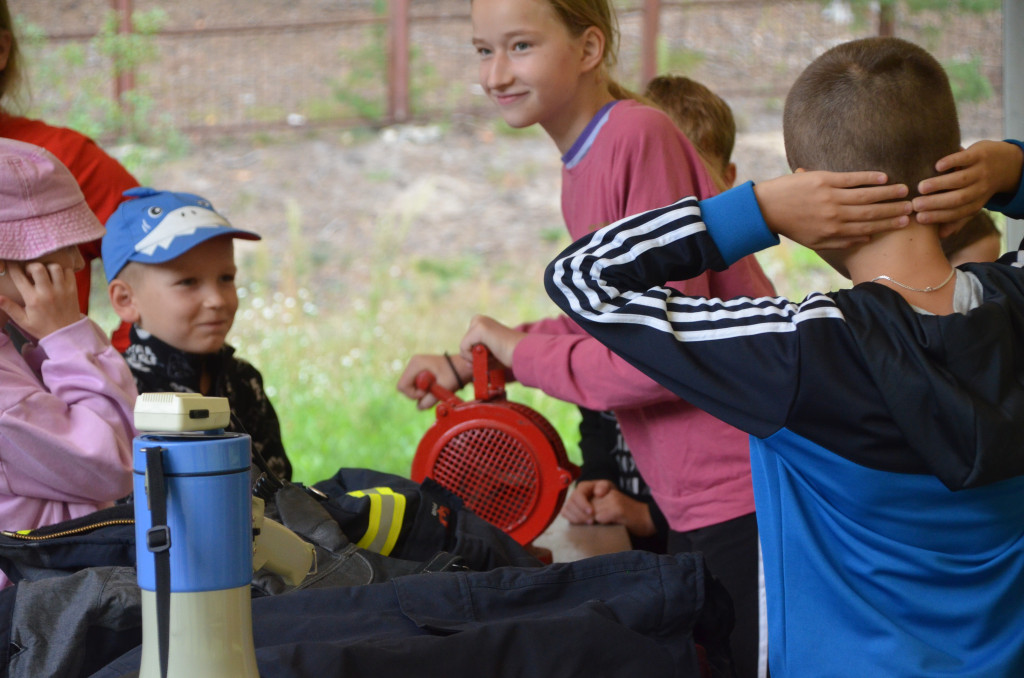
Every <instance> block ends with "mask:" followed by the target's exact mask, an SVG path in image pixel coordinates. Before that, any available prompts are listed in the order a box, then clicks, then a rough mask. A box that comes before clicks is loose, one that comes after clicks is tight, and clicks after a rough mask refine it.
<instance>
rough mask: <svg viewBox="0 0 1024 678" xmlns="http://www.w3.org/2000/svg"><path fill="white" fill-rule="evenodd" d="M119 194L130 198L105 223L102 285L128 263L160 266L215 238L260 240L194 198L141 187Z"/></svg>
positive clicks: (207, 204) (207, 202)
mask: <svg viewBox="0 0 1024 678" xmlns="http://www.w3.org/2000/svg"><path fill="white" fill-rule="evenodd" d="M123 195H124V196H125V197H126V198H133V199H132V200H126V201H124V202H122V203H121V204H120V205H119V206H118V208H117V209H116V210H115V211H114V213H113V214H111V215H110V218H109V219H107V234H106V235H105V236H103V244H102V246H101V250H100V253H101V256H102V257H103V270H104V272H105V273H106V274H107V281H108V282H109V281H111V280H113V279H114V278H115V277H116V276H117V274H118V273H120V272H121V269H123V268H124V267H125V265H127V263H128V262H129V261H137V262H139V263H143V264H161V263H163V262H165V261H170V260H171V259H174V258H176V257H179V256H181V255H182V254H184V253H185V252H188V251H189V250H190V249H192V248H193V247H195V246H196V245H198V244H200V243H202V242H206V241H207V240H209V239H210V238H216V237H217V236H220V235H230V236H231V237H233V238H242V239H243V240H259V239H260V236H259V235H257V234H256V233H253V232H251V231H243V230H241V229H238V228H235V227H234V226H232V225H231V223H230V222H228V220H227V219H225V218H224V217H223V216H222V215H221V214H220V213H218V212H217V210H215V209H214V208H213V205H212V204H211V203H210V201H209V200H207V199H206V198H203V197H201V196H198V195H193V194H191V193H172V192H171V191H158V190H156V189H153V188H148V187H145V186H139V187H136V188H130V189H128V190H127V191H125V192H124V193H123Z"/></svg>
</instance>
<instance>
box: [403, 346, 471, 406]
mask: <svg viewBox="0 0 1024 678" xmlns="http://www.w3.org/2000/svg"><path fill="white" fill-rule="evenodd" d="M449 359H450V360H451V365H449V364H448V360H449ZM452 367H454V368H455V369H454V370H453V369H452ZM424 370H426V371H428V372H430V373H432V374H433V375H434V378H435V380H436V381H437V383H438V385H440V386H442V387H444V388H446V389H448V390H449V391H451V392H452V393H454V392H456V391H458V390H459V380H460V379H461V380H462V384H463V385H465V384H468V383H470V382H471V381H473V364H472V363H470V362H467V361H466V360H463V358H462V357H461V356H457V355H453V356H449V357H447V358H446V357H445V356H443V355H428V354H419V355H414V356H413V357H412V358H411V359H410V360H409V362H408V363H407V364H406V366H405V369H404V370H403V371H402V374H401V376H399V377H398V390H399V392H400V393H402V394H404V395H406V396H408V397H409V398H411V399H413V400H415V401H416V407H417V408H419V409H421V410H426V409H429V408H431V407H433V406H434V405H435V404H436V403H437V398H435V397H434V395H433V394H432V393H431V392H430V391H424V390H421V389H420V388H418V387H417V386H416V377H417V376H418V375H419V373H420V372H422V371H424ZM456 372H458V376H456Z"/></svg>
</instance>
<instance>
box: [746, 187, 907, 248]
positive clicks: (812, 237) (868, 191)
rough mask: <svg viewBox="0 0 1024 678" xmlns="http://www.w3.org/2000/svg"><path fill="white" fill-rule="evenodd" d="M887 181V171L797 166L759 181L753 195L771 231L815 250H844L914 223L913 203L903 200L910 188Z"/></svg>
mask: <svg viewBox="0 0 1024 678" xmlns="http://www.w3.org/2000/svg"><path fill="white" fill-rule="evenodd" d="M886 181H887V178H886V176H885V174H884V173H882V172H820V171H819V172H804V171H803V170H797V171H796V172H795V173H794V174H790V175H787V176H784V177H779V178H777V179H772V180H770V181H764V182H761V183H759V184H756V185H755V186H754V195H755V196H756V197H757V202H758V204H759V205H760V207H761V214H762V215H763V216H764V220H765V222H766V223H767V224H768V228H770V229H771V230H772V232H774V233H778V234H780V235H784V236H786V237H787V238H789V239H790V240H793V241H795V242H798V243H800V244H801V245H804V246H805V247H809V248H811V249H815V250H825V249H840V248H843V247H848V246H850V245H856V244H859V243H864V242H867V241H868V240H870V237H871V235H873V234H875V233H881V232H884V231H890V230H895V229H898V228H902V227H904V226H906V225H907V224H908V223H910V219H909V217H908V216H907V215H909V214H910V212H911V209H912V207H911V204H910V201H909V200H899V199H900V198H903V197H906V195H907V187H906V186H905V185H903V184H892V185H885V182H886ZM885 201H896V202H885Z"/></svg>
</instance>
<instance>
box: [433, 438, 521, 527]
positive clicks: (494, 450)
mask: <svg viewBox="0 0 1024 678" xmlns="http://www.w3.org/2000/svg"><path fill="white" fill-rule="evenodd" d="M431 476H432V477H433V478H434V480H436V481H437V482H438V483H440V484H441V485H442V486H444V487H447V488H449V489H450V490H452V491H453V492H455V494H457V495H458V496H459V497H460V498H461V499H462V501H464V502H465V503H466V506H468V507H469V508H470V510H472V511H473V512H474V513H476V514H477V515H478V516H480V517H481V518H483V519H484V520H486V521H488V522H490V523H491V524H493V525H497V526H498V527H500V528H502V529H503V530H505V531H506V532H507V531H509V530H511V529H513V528H515V527H517V526H518V525H520V524H522V522H523V521H525V520H526V519H527V518H528V517H529V514H530V511H531V509H532V508H533V505H534V504H535V503H536V501H537V494H538V488H539V486H540V482H539V472H538V468H537V462H536V460H535V459H534V456H533V454H531V453H530V452H529V450H527V449H526V448H525V447H524V446H523V444H522V443H521V442H520V441H519V440H517V439H516V438H515V437H513V436H511V435H509V434H508V433H506V432H504V431H501V430H499V429H496V428H488V427H480V428H473V429H469V430H466V431H462V432H461V433H459V434H457V435H455V436H453V437H452V438H451V439H450V440H449V441H448V442H447V443H446V444H445V445H444V447H443V448H442V449H441V451H440V453H439V454H438V455H437V459H436V461H435V463H434V467H433V469H432V471H431Z"/></svg>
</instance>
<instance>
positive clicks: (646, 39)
mask: <svg viewBox="0 0 1024 678" xmlns="http://www.w3.org/2000/svg"><path fill="white" fill-rule="evenodd" d="M660 19H661V0H644V22H643V45H642V46H641V57H640V59H641V61H640V78H641V79H642V80H643V83H642V84H641V86H640V87H641V89H643V88H644V87H646V86H647V83H649V82H650V81H651V79H653V78H654V76H656V75H657V74H658V31H659V30H660V29H659V25H658V24H659V22H660Z"/></svg>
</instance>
